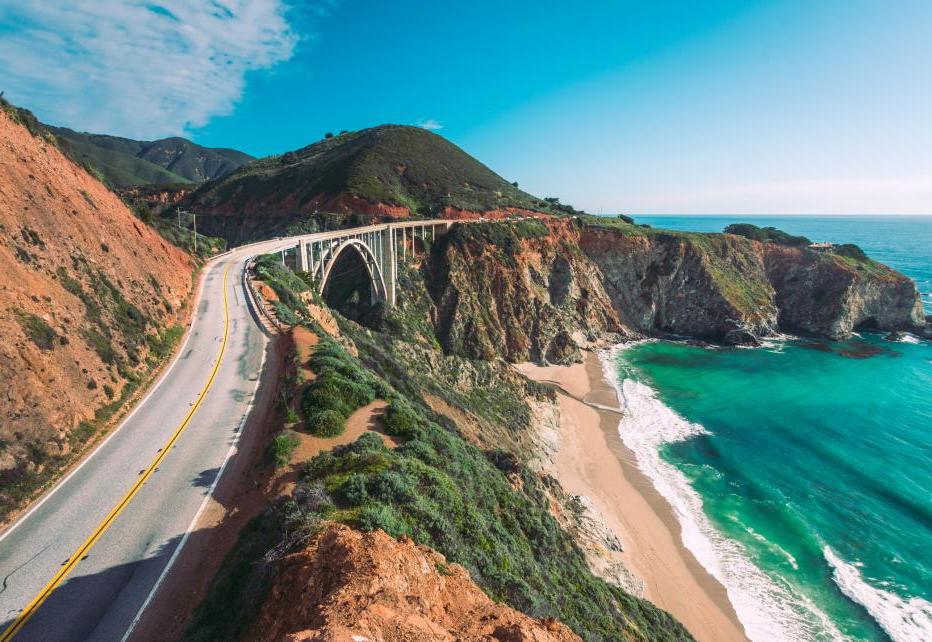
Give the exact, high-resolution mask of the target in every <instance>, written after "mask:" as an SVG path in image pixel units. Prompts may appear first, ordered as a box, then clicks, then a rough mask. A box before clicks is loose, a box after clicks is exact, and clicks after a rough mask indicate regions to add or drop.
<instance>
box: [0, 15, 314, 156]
mask: <svg viewBox="0 0 932 642" xmlns="http://www.w3.org/2000/svg"><path fill="white" fill-rule="evenodd" d="M285 14H286V7H285V6H284V5H283V4H282V2H281V1H280V0H253V1H250V0H206V1H200V2H193V1H188V0H157V1H153V2H144V1H141V0H129V1H115V0H112V1H106V2H105V1H101V0H44V1H41V2H21V1H20V0H0V25H2V26H0V90H4V91H5V92H6V97H7V98H9V99H10V100H11V101H12V102H14V103H16V104H17V105H19V106H22V107H26V108H28V109H32V110H33V111H35V112H36V113H37V115H38V116H39V117H40V118H42V119H44V120H46V121H47V122H50V123H52V124H60V125H65V126H68V127H72V128H74V129H78V130H85V131H92V132H102V133H111V134H118V135H123V136H129V137H133V138H143V139H151V138H159V137H162V136H171V135H183V134H185V133H187V132H189V131H190V130H191V129H192V128H196V127H200V126H202V125H204V124H206V123H207V122H208V121H209V120H210V119H211V118H212V117H214V116H220V115H224V114H229V113H230V112H232V110H233V108H234V106H235V104H236V102H237V101H238V100H239V98H240V97H241V96H242V94H243V89H244V87H245V76H246V72H248V71H253V70H257V69H263V68H267V67H271V66H273V65H275V64H276V63H279V62H282V61H284V60H287V59H289V58H290V57H291V56H292V54H293V52H294V50H295V47H296V46H297V44H298V41H299V38H298V36H297V34H296V33H295V32H294V31H293V29H292V27H291V26H290V25H289V23H288V20H287V18H286V15H285Z"/></svg>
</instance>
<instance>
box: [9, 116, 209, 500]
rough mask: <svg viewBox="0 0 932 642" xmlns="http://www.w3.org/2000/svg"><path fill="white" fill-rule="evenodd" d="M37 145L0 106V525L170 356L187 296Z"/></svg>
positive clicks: (93, 183)
mask: <svg viewBox="0 0 932 642" xmlns="http://www.w3.org/2000/svg"><path fill="white" fill-rule="evenodd" d="M21 123H24V124H25V126H24V124H21ZM26 126H30V127H31V128H32V130H33V131H32V132H31V131H30V130H29V129H27V127H26ZM48 136H49V135H48V134H47V133H46V132H44V131H42V130H41V129H39V128H36V127H35V123H32V122H30V121H28V119H25V120H24V115H23V113H22V112H19V111H17V110H15V109H13V108H10V107H9V106H8V105H6V104H4V105H3V109H2V110H0V142H2V144H0V265H2V266H3V270H2V271H0V292H2V303H0V381H3V388H4V390H3V394H2V396H0V518H2V517H3V516H4V515H5V514H6V513H7V512H8V511H9V510H10V509H11V508H12V507H14V506H15V505H16V504H17V503H18V502H19V501H20V500H22V499H24V498H26V497H28V496H29V494H30V493H31V492H33V491H34V490H35V489H36V488H38V487H40V486H41V485H42V484H43V483H45V482H46V481H47V480H48V479H50V478H51V477H52V475H53V473H54V472H55V471H56V470H57V469H59V468H61V467H63V466H65V465H67V463H68V462H69V461H70V460H72V459H73V458H74V457H75V456H77V455H78V454H79V453H80V451H81V450H82V449H83V448H84V447H86V446H87V445H88V444H89V443H92V442H93V438H94V437H95V434H96V433H97V432H98V431H99V430H100V429H101V428H102V427H103V426H104V425H105V424H106V422H107V420H108V419H109V417H110V416H111V415H113V414H114V413H115V412H117V410H118V409H119V408H120V406H121V404H122V402H123V401H124V400H125V399H126V398H127V397H128V396H129V395H130V394H132V392H133V391H134V390H135V389H137V388H138V387H139V386H140V385H142V384H143V383H144V382H145V381H146V379H147V377H148V376H149V374H150V373H151V371H152V370H153V368H154V367H155V366H156V365H157V364H158V363H159V362H160V361H161V360H162V359H163V358H164V357H165V356H167V354H168V353H169V352H170V351H171V349H172V346H173V343H174V341H175V340H177V338H178V337H179V336H180V335H181V333H182V329H181V325H180V324H182V323H183V321H184V319H183V317H182V309H183V307H184V305H185V303H186V301H187V299H188V297H189V294H190V291H191V287H192V273H193V269H194V265H193V264H192V262H191V260H190V259H189V257H188V256H187V255H186V254H185V253H184V252H183V251H181V250H179V249H178V248H176V247H174V246H172V245H171V244H170V243H168V242H167V241H165V239H163V238H162V237H161V236H159V235H158V233H156V232H155V231H154V230H153V229H152V228H150V227H149V226H147V225H145V224H144V223H143V222H142V221H140V220H139V219H138V218H136V216H134V215H133V214H132V213H131V212H130V211H129V209H127V207H126V206H125V205H124V204H123V202H122V201H121V200H120V199H119V198H118V197H117V196H116V195H114V194H113V193H112V192H111V191H110V190H108V189H107V188H106V187H105V186H104V185H103V184H102V183H100V182H99V181H98V180H96V179H95V178H93V177H92V176H91V175H90V174H88V173H87V172H86V171H85V170H84V169H83V168H81V167H80V166H78V165H77V164H75V163H74V162H73V161H71V160H70V159H69V158H67V157H66V156H65V155H64V154H63V153H62V152H61V151H60V150H59V149H58V147H57V146H56V145H55V144H53V142H52V140H51V138H49V137H48Z"/></svg>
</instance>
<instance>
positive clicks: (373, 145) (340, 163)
mask: <svg viewBox="0 0 932 642" xmlns="http://www.w3.org/2000/svg"><path fill="white" fill-rule="evenodd" d="M186 205H187V206H189V207H190V208H191V209H193V210H195V211H197V212H198V213H199V214H201V215H203V218H199V219H198V221H199V223H200V222H201V221H203V223H204V225H205V230H209V233H210V234H215V235H218V236H224V237H226V238H227V239H228V240H230V241H231V242H234V243H235V242H241V241H244V240H248V239H254V238H260V237H262V236H272V235H275V234H282V233H285V232H288V231H312V230H313V229H314V227H315V226H317V227H320V226H322V225H326V226H333V225H341V224H361V223H364V222H366V221H367V220H374V219H380V218H383V217H390V218H404V217H409V216H416V217H431V216H445V217H448V218H462V217H464V216H466V217H469V216H472V217H477V216H487V217H490V218H491V217H502V216H508V215H510V214H513V213H528V212H543V213H553V214H559V213H566V212H573V211H574V210H573V209H572V208H571V207H569V206H565V205H561V204H560V203H559V201H558V200H557V199H541V198H538V197H536V196H533V195H531V194H528V193H527V192H523V191H522V190H520V189H519V188H518V186H517V183H511V182H509V181H508V180H506V179H504V178H502V177H501V176H499V175H498V174H496V173H495V172H493V171H492V170H491V169H489V168H488V167H486V166H485V165H483V164H482V163H481V162H479V161H478V160H476V159H475V158H473V157H472V156H470V155H469V154H467V153H466V152H464V151H463V150H462V149H460V148H459V147H457V146H456V145H454V144H453V143H451V142H450V141H448V140H446V139H445V138H442V137H441V136H438V135H437V134H434V133H432V132H429V131H427V130H425V129H421V128H419V127H409V126H403V125H380V126H378V127H373V128H370V129H363V130H360V131H356V132H344V133H342V134H340V135H338V136H332V137H327V138H325V139H323V140H321V141H318V142H316V143H313V144H312V145H308V146H307V147H304V148H302V149H299V150H296V151H293V152H287V153H285V154H282V155H280V156H270V157H268V158H262V159H259V160H256V161H253V162H252V163H249V165H246V166H244V167H240V168H239V169H237V170H236V171H234V172H231V173H230V174H228V175H227V176H225V177H223V178H221V179H219V180H214V181H210V182H207V183H205V184H204V185H202V186H200V187H199V188H198V189H197V190H195V191H194V192H193V193H192V194H191V195H190V196H189V197H188V200H187V202H186ZM324 213H328V214H338V215H342V216H343V219H344V220H342V222H341V221H334V220H330V218H326V217H324ZM325 218H326V220H324V219H325Z"/></svg>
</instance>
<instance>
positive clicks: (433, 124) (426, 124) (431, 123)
mask: <svg viewBox="0 0 932 642" xmlns="http://www.w3.org/2000/svg"><path fill="white" fill-rule="evenodd" d="M417 126H418V127H423V128H424V129H429V130H430V131H434V130H437V129H443V124H441V123H440V121H437V120H434V119H433V118H428V119H427V120H424V119H423V118H422V119H421V120H419V121H417Z"/></svg>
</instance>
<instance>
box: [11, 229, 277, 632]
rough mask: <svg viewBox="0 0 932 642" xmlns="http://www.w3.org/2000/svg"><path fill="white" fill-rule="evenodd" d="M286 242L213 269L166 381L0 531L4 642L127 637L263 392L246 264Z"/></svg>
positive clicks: (236, 255) (262, 341) (261, 339)
mask: <svg viewBox="0 0 932 642" xmlns="http://www.w3.org/2000/svg"><path fill="white" fill-rule="evenodd" d="M287 244H289V243H288V242H287V241H270V242H267V243H261V244H256V245H252V246H248V247H244V248H239V249H237V250H235V251H233V252H232V253H230V254H227V255H224V256H221V257H218V258H216V259H214V260H213V261H212V262H211V263H210V264H209V265H208V266H207V267H205V270H204V280H203V286H202V289H201V291H200V296H199V298H198V300H197V301H196V302H195V305H196V311H195V314H194V317H193V325H192V327H191V331H190V333H189V335H188V337H187V340H186V343H185V344H184V345H183V347H182V349H181V350H180V351H179V352H178V354H177V356H176V358H175V360H174V361H173V363H172V364H170V365H169V367H168V369H166V371H165V372H164V373H163V375H162V378H161V379H160V381H159V382H158V383H157V384H156V386H155V387H154V388H153V389H152V390H151V391H150V392H149V394H148V395H147V396H146V397H145V398H144V399H143V401H142V402H141V403H140V404H139V405H137V406H136V408H135V410H134V411H133V412H132V413H131V414H130V415H129V416H128V417H127V418H126V419H124V420H123V422H122V423H121V424H120V426H119V427H118V428H117V429H116V430H115V432H113V433H111V435H110V436H109V437H108V438H107V439H106V441H104V442H103V444H102V445H100V446H99V447H98V448H97V450H96V451H95V452H93V454H92V455H91V456H89V457H87V458H86V459H85V460H84V462H83V463H82V464H81V465H80V466H79V467H77V468H75V469H74V470H73V471H72V472H71V473H70V475H68V476H67V477H66V478H65V479H64V480H63V481H62V482H60V483H59V485H58V486H57V487H56V488H54V489H53V490H52V491H51V492H50V493H47V494H46V495H45V496H44V498H43V499H42V500H40V502H39V503H37V504H36V505H35V506H33V508H32V509H31V511H30V512H27V513H26V514H25V515H24V516H23V517H21V518H20V519H19V520H18V521H17V522H15V523H14V524H13V525H12V526H11V527H10V528H8V529H7V530H6V531H5V532H4V533H2V534H0V632H2V633H0V640H2V641H4V642H5V640H7V639H9V637H11V632H12V631H11V628H12V629H14V630H15V635H13V636H12V637H15V639H16V640H17V641H19V640H23V641H26V640H41V641H43V642H55V641H58V640H108V641H113V640H121V639H123V638H124V636H125V635H126V634H127V631H128V630H129V628H130V626H131V624H132V623H133V621H134V620H135V618H136V617H137V615H138V614H139V613H140V612H141V610H142V608H143V606H144V604H146V602H147V599H148V598H149V596H150V594H151V593H152V592H153V589H154V587H155V586H156V584H157V582H158V579H159V577H160V576H161V575H162V573H163V571H164V570H165V568H166V566H167V565H168V564H169V561H170V560H171V558H172V555H173V554H175V553H176V551H177V550H178V546H179V543H181V542H182V540H183V538H184V537H185V534H186V533H187V532H188V529H189V527H190V526H191V525H192V523H193V520H194V518H195V516H196V514H197V513H198V510H199V509H200V507H201V505H202V504H203V503H204V501H205V499H206V497H207V495H208V494H209V492H210V491H211V489H212V486H213V484H214V483H215V481H216V480H217V478H218V474H219V473H220V471H221V469H222V467H223V465H224V463H225V461H226V460H227V458H228V456H229V455H230V454H231V452H232V449H233V447H234V446H235V444H236V442H237V440H238V437H239V433H240V430H241V428H242V426H243V425H245V419H246V416H247V414H248V411H249V409H250V405H251V402H252V399H253V396H254V394H255V391H256V388H257V386H258V380H259V376H260V371H261V369H262V364H263V362H264V355H265V350H266V346H267V338H266V336H265V335H264V334H263V332H262V331H261V330H260V328H259V326H258V325H257V323H256V321H255V319H254V318H253V316H252V314H253V312H252V311H251V309H250V307H249V306H248V305H247V301H246V294H245V292H244V291H243V279H242V276H243V269H244V264H245V260H246V258H247V257H248V256H251V255H254V254H258V253H262V252H269V251H272V250H274V249H276V248H277V247H278V246H284V245H287ZM221 353H222V358H221ZM218 360H219V365H218ZM205 390H206V391H205ZM186 420H187V421H186ZM185 422H186V423H185ZM182 424H185V426H184V429H183V430H182V431H179V428H180V427H181V426H182ZM173 438H174V439H175V441H174V442H173V443H172V445H171V447H170V448H168V449H164V447H165V446H166V444H168V443H170V440H172V439H173ZM160 457H161V459H159V458H160ZM140 482H142V483H140ZM65 571H67V573H65ZM62 574H63V575H64V577H61V578H60V579H59V581H57V582H56V575H62Z"/></svg>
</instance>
